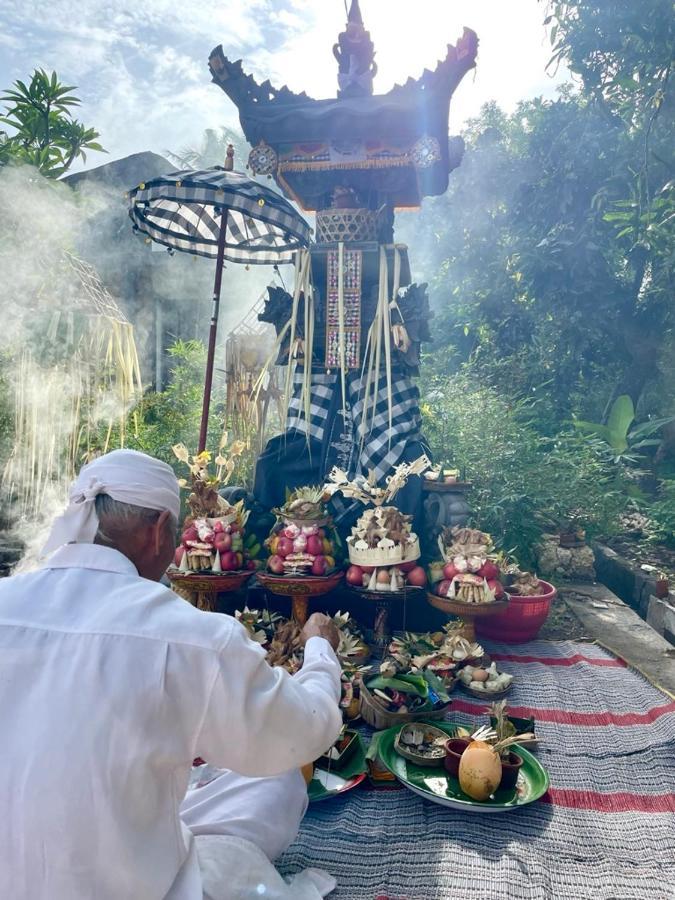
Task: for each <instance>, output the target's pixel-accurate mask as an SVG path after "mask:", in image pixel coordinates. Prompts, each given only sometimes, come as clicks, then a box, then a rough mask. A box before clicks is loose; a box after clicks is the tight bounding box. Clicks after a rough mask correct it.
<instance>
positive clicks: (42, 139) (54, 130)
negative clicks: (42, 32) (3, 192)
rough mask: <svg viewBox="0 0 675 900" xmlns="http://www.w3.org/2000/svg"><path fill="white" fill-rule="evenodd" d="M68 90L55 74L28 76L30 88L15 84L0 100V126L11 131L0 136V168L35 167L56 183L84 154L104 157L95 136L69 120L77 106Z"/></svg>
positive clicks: (0, 133) (41, 71)
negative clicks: (2, 108) (0, 106)
mask: <svg viewBox="0 0 675 900" xmlns="http://www.w3.org/2000/svg"><path fill="white" fill-rule="evenodd" d="M73 90H74V87H73V86H71V85H65V84H62V83H61V82H60V81H59V79H58V76H57V74H56V72H52V74H51V76H50V75H48V74H47V73H46V72H45V71H44V70H42V69H36V70H35V71H34V72H33V75H32V77H31V80H30V83H29V84H25V83H24V82H23V81H16V82H15V84H14V85H13V88H12V89H9V90H7V91H5V93H4V94H3V95H2V97H0V100H2V101H3V102H4V103H5V105H6V108H5V113H4V115H2V116H0V123H1V124H3V125H5V126H8V127H9V128H11V129H12V131H11V132H10V133H7V132H5V131H3V132H0V166H3V165H7V164H8V163H10V162H15V163H27V164H29V165H32V166H35V167H36V168H37V169H39V170H40V172H41V173H42V174H43V175H45V176H47V177H49V178H60V177H61V176H62V175H63V174H64V173H65V172H67V171H68V169H69V168H70V167H71V165H72V164H73V162H75V160H76V159H77V158H78V157H81V158H82V159H83V160H86V158H87V156H86V152H85V151H86V150H96V151H98V152H101V153H105V152H106V151H105V150H104V149H103V147H102V146H101V145H100V144H99V143H98V141H97V138H98V137H99V133H98V132H97V131H96V130H95V129H93V128H87V127H86V126H85V125H83V124H82V122H79V121H78V120H77V119H75V118H74V116H73V113H72V108H73V107H75V106H79V104H80V100H79V99H78V98H77V97H76V96H75V95H74V94H73V93H72V91H73Z"/></svg>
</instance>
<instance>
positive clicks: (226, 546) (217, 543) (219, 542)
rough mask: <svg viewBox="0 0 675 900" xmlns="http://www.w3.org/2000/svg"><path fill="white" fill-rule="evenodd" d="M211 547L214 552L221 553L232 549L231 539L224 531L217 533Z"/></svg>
mask: <svg viewBox="0 0 675 900" xmlns="http://www.w3.org/2000/svg"><path fill="white" fill-rule="evenodd" d="M213 546H214V547H215V548H216V550H219V551H220V552H221V553H222V552H223V551H224V550H231V549H232V537H231V535H229V534H226V533H225V532H224V531H219V532H218V533H217V534H216V536H215V538H214V541H213Z"/></svg>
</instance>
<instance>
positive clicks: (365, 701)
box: [361, 683, 452, 731]
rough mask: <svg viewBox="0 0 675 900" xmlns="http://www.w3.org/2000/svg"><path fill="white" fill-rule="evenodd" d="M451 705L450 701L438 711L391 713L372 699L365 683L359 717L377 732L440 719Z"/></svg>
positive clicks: (362, 686)
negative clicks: (410, 723)
mask: <svg viewBox="0 0 675 900" xmlns="http://www.w3.org/2000/svg"><path fill="white" fill-rule="evenodd" d="M451 703H452V701H450V703H446V704H445V706H442V707H441V708H440V709H432V710H426V711H425V712H416V713H391V712H388V711H387V710H386V709H384V707H383V706H382V704H381V703H380V702H379V701H378V699H377V697H374V696H373V695H372V694H371V692H370V691H369V690H368V688H367V687H366V685H365V683H362V684H361V716H362V717H363V721H364V722H367V723H368V725H371V726H372V727H373V728H375V729H377V730H378V731H382V730H383V729H385V728H393V727H394V725H405V723H406V722H419V721H422V720H428V719H432V720H434V719H442V718H443V717H444V716H445V714H446V712H448V710H449V709H450V706H451Z"/></svg>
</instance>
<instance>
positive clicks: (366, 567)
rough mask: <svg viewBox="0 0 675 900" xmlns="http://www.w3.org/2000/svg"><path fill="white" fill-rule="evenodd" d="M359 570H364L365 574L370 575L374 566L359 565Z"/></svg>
mask: <svg viewBox="0 0 675 900" xmlns="http://www.w3.org/2000/svg"><path fill="white" fill-rule="evenodd" d="M361 570H362V571H363V572H365V574H366V575H372V574H373V572H374V571H375V566H361Z"/></svg>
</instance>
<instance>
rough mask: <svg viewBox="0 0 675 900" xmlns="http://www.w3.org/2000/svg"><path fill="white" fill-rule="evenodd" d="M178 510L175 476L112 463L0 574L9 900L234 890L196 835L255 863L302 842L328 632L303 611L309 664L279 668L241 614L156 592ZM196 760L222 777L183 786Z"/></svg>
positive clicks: (86, 475)
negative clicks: (30, 560)
mask: <svg viewBox="0 0 675 900" xmlns="http://www.w3.org/2000/svg"><path fill="white" fill-rule="evenodd" d="M178 515H179V501H178V486H177V483H176V479H175V476H174V475H173V472H172V470H171V469H170V467H169V466H166V465H165V464H163V463H160V462H158V461H157V460H154V459H152V458H150V457H148V456H145V455H144V454H140V453H135V452H134V451H128V450H121V451H115V452H113V453H110V454H107V455H106V456H104V457H101V458H100V459H98V460H95V461H94V462H93V463H90V464H89V465H88V466H85V467H84V469H83V470H82V472H81V473H80V476H79V477H78V479H77V481H76V483H75V485H74V486H73V489H72V491H71V500H70V504H69V507H68V509H67V510H66V513H65V514H64V516H63V517H61V518H60V519H58V520H57V521H56V523H55V525H54V528H53V530H52V535H51V537H50V540H49V542H48V545H47V548H46V549H48V550H49V551H52V550H54V548H57V549H56V550H55V552H53V554H52V555H51V556H50V557H49V558H48V560H47V561H46V563H45V564H44V566H43V567H42V568H41V569H40V570H38V571H37V572H33V573H30V574H26V575H18V576H14V577H11V578H8V579H5V580H4V581H2V582H0V747H1V752H0V758H1V760H2V761H1V762H0V796H1V797H2V816H0V897H2V898H3V900H5V898H6V900H155V898H156V900H161V898H167V900H201V898H202V897H203V896H209V897H211V896H213V897H220V896H222V897H230V896H235V894H234V893H229V892H228V891H229V890H230V888H228V885H227V883H226V882H227V872H223V871H221V870H219V869H218V850H217V848H216V850H215V851H214V849H213V847H214V845H213V843H211V844H210V845H209V844H208V841H209V840H210V841H211V842H213V841H214V840H215V838H214V837H213V836H214V835H219V836H223V840H224V841H226V839H229V840H230V859H231V858H232V852H233V851H232V847H234V848H235V849H236V848H238V847H239V848H242V850H241V856H240V857H237V858H240V859H241V860H244V858H245V857H246V853H247V852H248V851H251V852H252V853H253V855H254V856H255V854H256V853H258V855H259V857H260V859H261V865H262V863H265V864H266V861H265V859H264V858H263V857H262V854H264V855H265V857H267V858H268V859H274V857H276V856H277V855H278V854H279V853H281V852H282V851H283V850H284V849H285V848H286V847H287V846H288V845H289V844H290V843H291V842H292V840H293V839H294V837H295V835H296V834H297V830H298V827H299V824H300V821H301V819H302V816H303V815H304V812H305V809H306V804H307V797H306V788H305V783H304V780H303V778H302V776H301V774H300V772H299V767H300V766H301V765H304V764H305V763H308V762H310V761H312V760H313V759H316V758H317V757H318V756H319V755H320V754H321V753H322V752H323V751H325V749H326V748H327V747H328V746H330V744H331V743H332V742H333V741H334V740H335V738H336V737H337V735H338V733H339V731H340V728H341V724H342V722H341V715H340V711H339V707H338V701H339V695H340V666H339V663H338V661H337V658H336V656H335V653H334V651H333V647H335V646H336V641H337V633H336V631H335V630H334V626H333V625H332V623H331V622H330V620H329V619H327V617H325V616H313V617H312V618H311V619H310V621H309V622H308V623H307V626H306V628H305V637H306V644H305V662H304V666H303V668H302V670H301V671H300V672H299V673H297V674H296V675H295V676H293V677H291V676H290V675H289V674H288V673H287V672H285V671H283V670H281V669H272V668H271V667H270V666H269V665H268V664H267V662H266V660H265V654H264V651H263V650H262V649H261V648H260V647H259V646H258V645H257V644H256V643H254V642H253V641H251V640H249V638H248V636H247V633H246V631H245V629H244V628H243V627H242V626H241V625H240V624H239V623H238V622H236V621H235V620H234V619H232V618H231V617H229V616H224V615H218V614H215V613H204V612H200V611H199V610H197V609H195V608H193V607H192V606H190V605H189V604H188V603H186V602H185V601H184V600H182V599H180V598H179V597H177V596H176V595H175V594H174V593H173V592H172V591H171V590H169V589H168V588H166V587H164V586H162V585H161V584H160V583H159V579H160V578H161V577H162V575H163V573H164V572H165V570H166V568H167V566H168V564H169V563H170V561H171V559H172V557H173V553H174V549H175V533H176V527H177V519H178ZM197 757H202V758H203V759H205V760H206V761H207V762H208V763H209V764H210V765H211V766H214V767H217V768H219V769H222V770H225V771H223V772H222V773H221V774H220V775H218V777H217V778H216V779H215V780H213V781H211V782H210V783H209V784H207V785H206V786H205V787H201V788H198V789H197V790H195V791H187V788H188V782H189V778H190V773H191V767H192V761H193V760H194V759H195V758H197ZM235 773H237V774H235ZM186 792H187V796H186ZM195 836H197V837H195ZM202 836H204V837H202ZM205 836H208V838H207V837H205ZM202 839H203V840H204V841H205V844H204V847H205V851H204V853H205V855H204V859H205V860H206V863H205V862H204V860H202V869H204V868H205V867H206V869H208V871H209V875H208V879H207V880H209V879H210V880H209V884H208V885H207V883H206V881H205V880H204V878H203V875H202V871H200V858H199V856H200V850H199V842H200V840H202ZM252 844H253V845H255V847H252V846H251V845H252ZM209 848H210V849H209ZM255 848H258V849H257V850H256V849H255ZM261 851H262V852H261ZM242 865H243V863H242ZM272 871H273V870H272ZM221 880H223V881H224V883H223V884H221V883H220V882H221ZM258 887H259V889H260V888H264V885H263V884H260V885H259V886H258ZM233 890H234V889H233ZM263 893H264V890H262V891H261V890H258V894H263ZM272 895H274V896H282V894H281V893H280V894H278V895H277V894H273V891H272V892H268V894H267V896H272ZM247 896H248V894H247ZM296 896H317V897H318V896H320V894H319V893H316V894H312V893H311V891H310V892H309V893H307V894H306V895H305V894H303V893H302V892H301V890H300V888H298V891H297V893H296Z"/></svg>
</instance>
